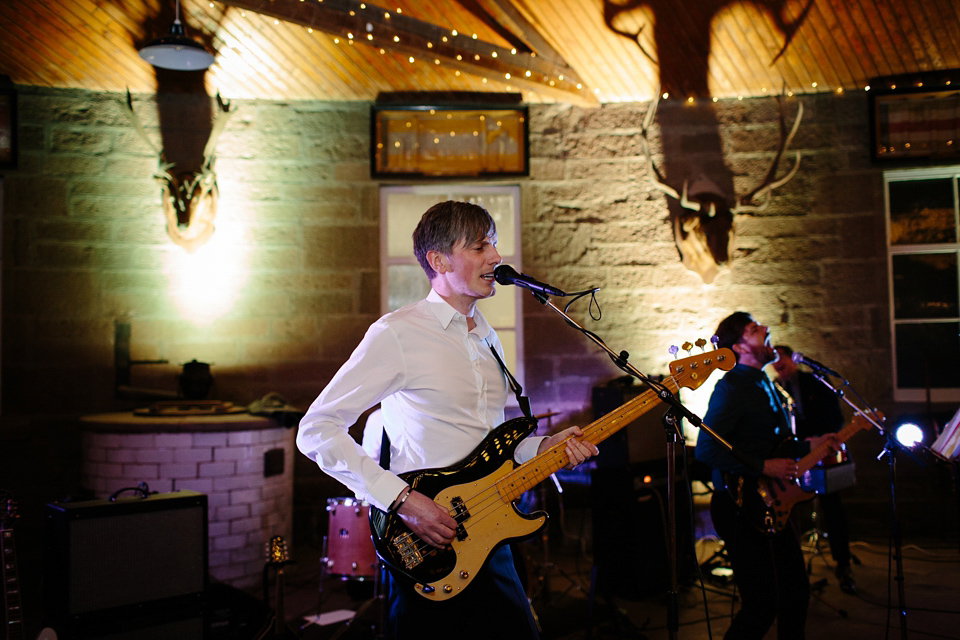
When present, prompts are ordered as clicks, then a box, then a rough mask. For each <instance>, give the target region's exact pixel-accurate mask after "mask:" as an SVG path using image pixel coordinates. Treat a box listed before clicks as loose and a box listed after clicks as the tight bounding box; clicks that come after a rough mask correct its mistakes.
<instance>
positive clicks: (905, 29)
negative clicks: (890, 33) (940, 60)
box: [887, 0, 934, 69]
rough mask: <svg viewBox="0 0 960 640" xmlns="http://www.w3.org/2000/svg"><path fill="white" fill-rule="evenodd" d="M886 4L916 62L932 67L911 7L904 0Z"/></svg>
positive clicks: (924, 66) (921, 65)
mask: <svg viewBox="0 0 960 640" xmlns="http://www.w3.org/2000/svg"><path fill="white" fill-rule="evenodd" d="M887 6H888V7H889V10H890V12H891V13H892V14H893V16H894V20H896V24H898V25H899V27H900V30H901V32H902V33H903V37H904V39H905V40H906V42H907V43H908V44H909V46H910V50H911V51H912V52H913V56H914V60H915V61H916V63H917V64H918V65H919V66H920V67H921V68H924V69H932V68H934V63H933V60H932V59H931V58H930V52H929V51H928V50H927V43H926V42H925V41H924V39H923V38H921V37H920V32H919V29H918V25H917V22H916V19H917V16H916V14H915V12H914V11H913V10H912V7H908V6H907V3H906V2H905V1H904V0H897V1H896V2H892V3H889V4H888V5H887Z"/></svg>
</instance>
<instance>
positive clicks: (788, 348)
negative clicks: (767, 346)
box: [773, 344, 793, 357]
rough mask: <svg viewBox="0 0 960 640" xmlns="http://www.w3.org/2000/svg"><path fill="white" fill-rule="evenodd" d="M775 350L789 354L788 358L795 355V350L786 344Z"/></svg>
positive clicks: (777, 346) (779, 345)
mask: <svg viewBox="0 0 960 640" xmlns="http://www.w3.org/2000/svg"><path fill="white" fill-rule="evenodd" d="M773 348H774V349H776V350H777V351H783V352H784V353H785V354H787V356H788V357H789V356H792V355H793V349H791V348H790V347H788V346H787V345H785V344H778V345H776V346H774V347H773Z"/></svg>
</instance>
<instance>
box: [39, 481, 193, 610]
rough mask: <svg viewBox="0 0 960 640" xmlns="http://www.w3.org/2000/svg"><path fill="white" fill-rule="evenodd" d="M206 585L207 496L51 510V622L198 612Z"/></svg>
mask: <svg viewBox="0 0 960 640" xmlns="http://www.w3.org/2000/svg"><path fill="white" fill-rule="evenodd" d="M206 586H207V496H206V495H204V494H202V493H197V492H195V491H177V492H174V493H165V494H164V493H161V494H152V495H148V496H147V497H145V498H123V499H117V500H115V501H110V500H88V501H82V502H66V503H59V502H54V503H50V504H47V509H46V553H45V557H44V601H45V604H46V606H45V611H44V614H45V616H46V617H47V618H48V619H50V620H51V621H55V622H61V623H66V624H73V623H79V624H85V623H87V622H94V621H97V620H99V619H104V618H112V619H116V618H118V617H120V618H122V617H125V616H126V617H129V616H136V615H142V614H145V613H150V612H153V611H161V610H163V611H167V612H171V611H172V610H176V609H186V608H193V607H197V608H199V607H200V605H201V604H202V600H203V594H204V590H205V588H206Z"/></svg>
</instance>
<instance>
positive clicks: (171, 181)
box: [125, 91, 233, 253]
mask: <svg viewBox="0 0 960 640" xmlns="http://www.w3.org/2000/svg"><path fill="white" fill-rule="evenodd" d="M216 99H217V114H216V115H215V116H214V118H213V126H212V128H211V131H210V136H209V138H208V139H207V143H206V145H205V146H204V148H203V163H202V164H201V166H200V170H199V171H195V172H193V171H188V172H181V173H178V174H174V173H172V172H171V170H172V169H173V168H174V166H175V165H174V163H172V162H167V159H166V155H165V154H164V152H163V150H161V149H158V148H157V146H156V145H154V144H153V142H152V141H151V140H150V138H148V137H147V134H146V132H145V131H144V129H143V125H142V124H141V123H140V119H139V118H138V117H137V114H136V112H135V111H134V110H133V99H132V98H131V96H130V92H129V91H127V101H126V105H125V107H126V109H125V112H126V114H127V117H128V118H130V121H131V123H132V124H133V126H134V129H135V130H136V132H137V135H138V136H140V138H141V139H142V140H143V141H144V142H145V143H146V144H147V146H148V147H150V148H151V149H153V151H154V152H155V153H156V154H157V157H158V168H157V172H156V173H154V174H153V177H154V178H155V179H156V180H157V181H158V182H160V184H161V186H162V187H163V212H164V216H165V218H166V220H167V234H168V235H169V236H170V238H171V239H172V240H173V241H174V242H175V243H176V244H178V245H180V246H181V247H183V248H184V249H186V250H187V251H189V252H191V253H192V252H193V251H196V250H197V248H198V247H200V246H202V245H203V244H204V243H206V242H207V240H209V239H210V236H212V235H213V231H214V224H213V222H214V219H215V218H216V216H217V203H218V201H219V199H220V192H219V190H218V189H217V174H216V172H215V171H214V169H213V167H214V162H215V161H216V156H215V154H214V152H215V150H216V147H217V139H218V138H219V137H220V134H221V133H223V130H224V128H225V127H226V126H227V120H228V119H229V118H230V116H231V115H233V111H231V109H230V103H229V102H224V101H223V100H222V99H221V98H220V94H219V93H218V94H217V96H216Z"/></svg>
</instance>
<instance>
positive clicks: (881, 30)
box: [835, 0, 900, 83]
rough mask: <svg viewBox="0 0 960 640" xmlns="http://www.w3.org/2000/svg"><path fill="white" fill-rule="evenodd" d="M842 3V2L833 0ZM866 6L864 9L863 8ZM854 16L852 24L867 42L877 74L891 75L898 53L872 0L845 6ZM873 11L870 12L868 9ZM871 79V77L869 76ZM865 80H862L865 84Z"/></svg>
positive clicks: (898, 57) (851, 2) (853, 1)
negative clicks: (854, 23) (858, 27)
mask: <svg viewBox="0 0 960 640" xmlns="http://www.w3.org/2000/svg"><path fill="white" fill-rule="evenodd" d="M835 1H839V2H843V1H844V0H835ZM864 5H866V7H865V6H864ZM847 6H848V7H849V10H850V11H851V15H853V16H854V22H856V23H857V24H858V25H859V26H860V29H859V33H860V35H861V37H863V39H864V41H865V42H867V45H868V50H869V51H870V53H871V57H872V59H873V61H874V63H875V66H876V68H877V74H878V75H881V76H886V75H890V74H892V73H893V72H894V71H893V70H894V69H896V68H897V67H898V66H899V65H900V53H899V51H897V50H896V49H894V48H893V46H892V44H891V42H892V41H891V39H890V37H889V34H888V33H887V27H886V25H884V24H883V23H882V22H881V21H880V20H879V16H877V13H876V11H875V8H874V7H873V1H872V0H850V3H849V4H848V5H847ZM871 8H873V9H874V10H873V11H871V10H870V9H871ZM869 77H873V76H869ZM866 81H867V78H865V79H864V82H865V83H866Z"/></svg>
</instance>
